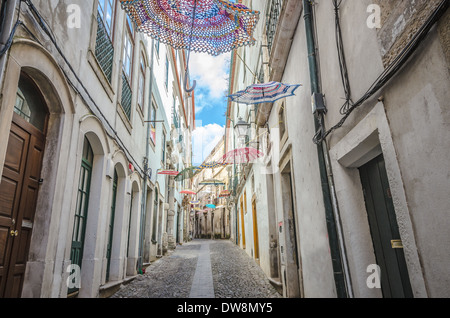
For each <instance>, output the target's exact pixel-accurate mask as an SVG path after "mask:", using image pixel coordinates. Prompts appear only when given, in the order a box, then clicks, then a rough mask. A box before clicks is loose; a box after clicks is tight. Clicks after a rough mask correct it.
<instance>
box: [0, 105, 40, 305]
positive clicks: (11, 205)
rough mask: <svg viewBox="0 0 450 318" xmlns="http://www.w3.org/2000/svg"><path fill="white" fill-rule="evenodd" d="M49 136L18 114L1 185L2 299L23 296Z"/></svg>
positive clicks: (12, 130)
mask: <svg viewBox="0 0 450 318" xmlns="http://www.w3.org/2000/svg"><path fill="white" fill-rule="evenodd" d="M44 145H45V135H44V134H43V133H42V132H40V131H39V130H38V129H36V128H35V127H34V126H33V125H31V124H29V123H28V122H27V121H25V120H23V119H22V118H21V117H20V116H18V115H17V114H15V113H14V118H13V122H12V126H11V131H10V134H9V139H8V148H7V153H6V158H5V164H4V168H3V174H2V180H1V182H0V297H13V298H18V297H20V296H21V293H22V286H23V280H24V275H25V268H26V263H27V258H28V251H29V245H30V241H31V233H32V229H33V222H34V214H35V210H36V203H37V198H38V190H39V182H40V173H41V167H42V158H43V152H44Z"/></svg>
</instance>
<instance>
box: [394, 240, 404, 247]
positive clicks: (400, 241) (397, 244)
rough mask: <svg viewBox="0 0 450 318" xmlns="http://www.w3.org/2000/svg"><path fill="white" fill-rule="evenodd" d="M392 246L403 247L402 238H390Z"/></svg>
mask: <svg viewBox="0 0 450 318" xmlns="http://www.w3.org/2000/svg"><path fill="white" fill-rule="evenodd" d="M391 246H392V248H403V242H402V240H391Z"/></svg>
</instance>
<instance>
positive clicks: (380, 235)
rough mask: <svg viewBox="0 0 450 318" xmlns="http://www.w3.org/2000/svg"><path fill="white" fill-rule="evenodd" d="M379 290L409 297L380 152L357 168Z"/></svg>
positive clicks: (409, 290) (401, 247) (392, 294)
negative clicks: (378, 275) (377, 271)
mask: <svg viewBox="0 0 450 318" xmlns="http://www.w3.org/2000/svg"><path fill="white" fill-rule="evenodd" d="M359 171H360V176H361V182H362V186H363V192H364V199H365V203H366V209H367V214H368V218H369V226H370V231H371V234H372V241H373V246H374V250H375V258H376V261H377V265H378V266H380V270H381V275H380V281H381V290H382V293H383V297H385V298H412V297H413V293H412V289H411V283H410V280H409V275H408V269H407V266H406V260H405V255H404V252H403V246H402V243H401V240H400V232H399V227H398V224H397V218H396V214H395V210H394V204H393V201H392V196H391V193H390V187H389V181H388V177H387V173H386V168H385V161H384V157H383V155H380V156H378V157H377V158H375V159H373V160H372V161H370V162H369V163H367V164H365V165H364V166H362V167H360V168H359Z"/></svg>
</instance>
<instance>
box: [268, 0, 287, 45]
mask: <svg viewBox="0 0 450 318" xmlns="http://www.w3.org/2000/svg"><path fill="white" fill-rule="evenodd" d="M283 1H284V0H271V1H270V4H269V7H268V10H267V22H266V35H267V45H268V48H269V52H271V51H272V46H273V42H274V38H275V34H276V32H277V26H278V19H279V18H280V14H281V9H282V8H283Z"/></svg>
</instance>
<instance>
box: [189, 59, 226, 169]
mask: <svg viewBox="0 0 450 318" xmlns="http://www.w3.org/2000/svg"><path fill="white" fill-rule="evenodd" d="M230 60H231V54H230V53H228V54H223V55H220V56H218V57H213V56H211V55H209V54H200V53H191V57H190V64H189V72H190V74H191V78H192V80H191V85H192V81H193V80H196V81H197V86H196V89H195V103H196V105H195V110H196V114H195V116H196V120H197V123H196V126H197V129H196V130H195V131H194V134H193V140H192V142H193V145H192V147H193V153H194V155H193V158H192V160H193V164H194V165H199V164H201V163H202V162H203V160H204V159H205V158H206V157H207V156H208V155H209V153H210V152H211V150H212V149H213V148H214V147H215V146H216V145H217V143H218V142H219V140H220V138H221V137H222V136H223V134H224V131H225V112H226V110H227V100H228V99H227V97H226V96H227V94H228V83H229V71H230Z"/></svg>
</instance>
